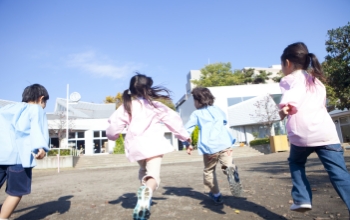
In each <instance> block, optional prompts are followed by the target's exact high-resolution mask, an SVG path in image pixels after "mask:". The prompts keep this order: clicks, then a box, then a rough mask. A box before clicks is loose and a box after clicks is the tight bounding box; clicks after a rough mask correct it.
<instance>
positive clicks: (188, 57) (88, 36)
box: [0, 0, 350, 112]
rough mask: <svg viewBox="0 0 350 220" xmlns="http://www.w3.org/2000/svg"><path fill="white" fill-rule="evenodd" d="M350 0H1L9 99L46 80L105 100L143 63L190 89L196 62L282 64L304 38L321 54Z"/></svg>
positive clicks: (0, 50) (0, 56)
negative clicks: (189, 77) (290, 48)
mask: <svg viewBox="0 0 350 220" xmlns="http://www.w3.org/2000/svg"><path fill="white" fill-rule="evenodd" d="M349 9H350V1H349V0H323V1H319V0H294V1H277V0H263V1H261V0H218V1H212V0H211V1H209V0H200V1H199V0H191V1H185V0H179V1H167V0H163V1H160V0H158V1H155V0H149V1H141V0H139V1H136V0H130V1H122V0H110V1H107V0H99V1H97V0H74V1H69V0H61V1H58V0H52V1H47V0H31V1H28V0H0V74H1V84H0V99H5V100H13V101H21V94H22V91H23V89H24V88H25V87H26V86H28V85H30V84H33V83H40V84H42V85H44V86H45V87H46V88H47V89H48V91H49V93H50V100H49V102H48V106H47V109H46V111H47V112H52V111H53V110H54V103H55V99H56V98H58V97H61V98H65V97H66V85H67V84H69V85H70V92H74V91H76V92H79V93H80V94H81V96H82V99H81V100H82V101H87V102H95V103H102V102H103V100H104V98H105V97H106V96H107V95H115V94H116V93H117V92H122V91H124V90H125V89H127V88H128V85H129V79H130V77H131V76H132V75H133V74H134V72H135V71H139V72H140V73H143V74H146V75H149V76H151V77H153V79H154V82H155V84H161V85H164V86H166V87H168V88H169V89H170V90H172V91H173V94H172V97H173V99H174V102H176V101H178V99H179V98H180V97H181V96H182V95H183V94H184V93H185V83H186V75H187V73H188V72H189V70H195V69H201V68H203V67H204V66H205V65H207V64H208V62H210V63H215V62H231V64H232V67H233V69H242V68H243V67H269V66H271V65H273V64H279V63H280V61H279V57H280V55H281V53H282V51H283V49H284V48H285V47H286V46H287V45H288V44H291V43H294V42H296V41H303V42H304V43H306V45H307V46H308V47H309V50H310V52H313V53H315V54H316V55H317V56H318V57H319V59H320V61H323V60H324V57H325V56H326V51H325V40H326V39H327V30H330V29H333V28H337V27H340V26H344V25H346V24H347V23H348V22H349V21H350V13H349Z"/></svg>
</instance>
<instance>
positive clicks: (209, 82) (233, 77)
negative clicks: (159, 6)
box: [192, 62, 241, 87]
mask: <svg viewBox="0 0 350 220" xmlns="http://www.w3.org/2000/svg"><path fill="white" fill-rule="evenodd" d="M235 73H236V72H235ZM235 73H233V72H232V70H231V63H230V62H228V63H214V64H209V65H206V66H205V67H204V68H202V69H201V77H200V79H199V80H192V83H193V84H195V85H197V86H203V87H212V86H230V85H239V84H241V73H240V74H235Z"/></svg>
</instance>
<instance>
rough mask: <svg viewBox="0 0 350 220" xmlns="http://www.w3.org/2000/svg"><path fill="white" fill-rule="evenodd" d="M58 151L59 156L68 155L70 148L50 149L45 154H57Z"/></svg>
mask: <svg viewBox="0 0 350 220" xmlns="http://www.w3.org/2000/svg"><path fill="white" fill-rule="evenodd" d="M58 153H60V156H69V155H71V154H70V149H51V150H49V151H48V152H47V156H57V154H58Z"/></svg>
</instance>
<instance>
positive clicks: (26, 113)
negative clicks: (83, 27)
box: [0, 84, 49, 220]
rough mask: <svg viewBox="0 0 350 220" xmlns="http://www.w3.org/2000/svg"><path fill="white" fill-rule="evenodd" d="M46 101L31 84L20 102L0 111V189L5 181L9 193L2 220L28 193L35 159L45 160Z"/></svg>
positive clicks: (42, 89) (44, 93)
mask: <svg viewBox="0 0 350 220" xmlns="http://www.w3.org/2000/svg"><path fill="white" fill-rule="evenodd" d="M48 99H49V94H48V92H47V90H46V89H45V87H43V86H41V85H39V84H33V85H31V86H28V87H27V88H25V89H24V92H23V94H22V102H21V103H15V104H9V105H6V106H4V107H2V108H0V125H1V127H0V188H1V187H2V185H3V184H4V183H5V181H6V190H5V192H6V193H7V194H8V196H7V197H6V199H5V201H4V203H3V204H2V207H1V212H0V219H2V220H4V219H8V218H10V216H11V214H12V213H13V211H14V210H15V208H16V207H17V205H18V203H19V202H20V201H21V198H22V196H23V195H27V194H30V192H31V183H32V168H33V167H34V166H35V165H36V163H35V159H42V158H44V157H45V151H48V150H49V149H48V144H49V132H48V125H47V118H46V114H45V112H44V110H43V109H44V108H45V107H46V101H47V100H48ZM33 153H34V154H35V155H33ZM34 157H35V159H34Z"/></svg>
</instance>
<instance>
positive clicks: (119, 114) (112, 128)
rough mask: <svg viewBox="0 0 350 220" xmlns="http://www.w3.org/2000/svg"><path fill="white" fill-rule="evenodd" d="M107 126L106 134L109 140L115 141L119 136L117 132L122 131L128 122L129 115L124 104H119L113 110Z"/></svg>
mask: <svg viewBox="0 0 350 220" xmlns="http://www.w3.org/2000/svg"><path fill="white" fill-rule="evenodd" d="M108 123H109V126H108V128H107V129H106V136H107V138H108V139H109V140H112V141H115V140H117V139H118V138H119V134H120V133H122V132H123V130H124V129H125V126H126V125H127V124H129V115H128V113H127V112H126V111H125V110H124V106H120V107H119V108H118V109H117V110H116V111H114V112H113V114H112V115H111V117H109V119H108Z"/></svg>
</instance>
